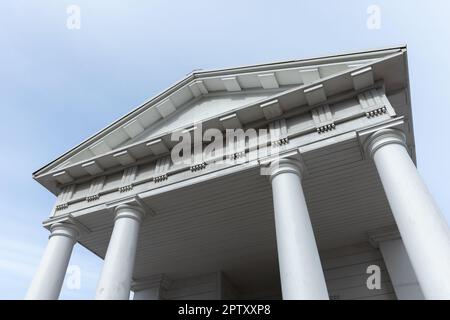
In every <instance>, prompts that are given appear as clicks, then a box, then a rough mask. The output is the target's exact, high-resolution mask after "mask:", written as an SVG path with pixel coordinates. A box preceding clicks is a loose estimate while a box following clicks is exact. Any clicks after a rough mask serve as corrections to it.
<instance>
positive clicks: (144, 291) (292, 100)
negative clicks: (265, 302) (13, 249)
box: [27, 47, 450, 299]
mask: <svg viewBox="0 0 450 320" xmlns="http://www.w3.org/2000/svg"><path fill="white" fill-rule="evenodd" d="M406 61H407V59H406V48H403V47H400V48H390V49H384V50H377V51H368V52H361V53H353V54H347V55H339V56H331V57H323V58H316V59H310V60H299V61H290V62H281V63H274V64H267V65H258V66H249V67H241V68H234V69H224V70H217V71H201V72H196V73H193V74H192V75H190V76H188V77H187V78H186V79H184V80H182V81H181V82H179V83H177V84H175V85H174V86H173V87H171V88H169V89H168V90H166V91H165V92H164V93H162V94H161V95H158V96H157V97H155V98H153V99H152V100H150V101H149V102H147V103H145V104H144V105H142V106H141V107H139V108H137V109H136V110H134V111H132V112H131V113H130V114H128V115H126V116H125V117H123V118H122V119H120V120H119V121H117V122H115V123H114V124H112V125H111V126H109V127H108V128H106V129H104V130H103V131H101V132H100V133H98V134H97V135H95V136H93V137H92V138H90V139H88V140H87V141H85V142H83V143H82V144H80V145H79V146H77V147H75V148H74V149H73V150H71V151H69V152H68V153H67V154H65V155H63V156H62V157H60V158H58V159H57V160H55V161H53V162H52V163H50V164H49V165H47V166H45V167H44V168H42V169H40V170H39V171H37V172H35V173H34V178H35V179H36V180H37V181H38V182H40V183H41V184H42V185H44V186H45V187H46V188H47V189H48V190H49V191H51V192H53V193H54V194H55V195H57V197H58V198H57V202H56V205H55V208H54V210H53V212H52V214H51V216H50V218H49V219H47V220H46V221H45V222H44V226H46V227H47V228H48V229H49V230H50V231H51V235H50V238H49V243H48V247H47V249H46V251H45V253H44V256H43V259H42V262H41V265H40V267H39V269H38V270H37V273H36V276H35V278H34V280H33V283H32V284H31V286H30V289H29V291H28V293H27V298H28V299H57V298H58V296H59V291H60V289H61V286H62V283H63V279H64V275H65V270H66V268H67V266H68V263H69V259H70V255H71V251H72V248H73V246H74V244H75V243H76V242H78V243H80V244H81V245H83V246H85V247H86V248H87V249H89V250H90V251H92V252H93V253H94V254H97V255H98V256H100V257H101V258H103V259H104V266H103V269H102V273H101V276H100V280H99V284H98V288H97V292H96V293H93V297H94V296H95V298H96V299H128V297H129V293H130V290H132V291H134V292H135V299H182V298H191V299H238V298H266V299H272V298H273V299H277V298H283V299H329V298H332V299H396V298H398V299H402V298H412V297H415V298H422V297H424V298H426V299H449V298H450V274H449V272H450V271H449V270H450V235H449V229H448V226H447V224H446V222H445V220H444V218H443V217H442V214H441V213H440V211H439V209H438V208H437V206H436V204H435V202H434V200H433V198H432V196H431V195H430V194H429V192H428V190H427V188H426V186H425V184H424V182H423V181H422V179H421V178H420V175H419V174H418V172H417V169H416V167H415V149H414V135H413V131H412V122H411V121H412V117H411V106H410V99H409V83H408V76H407V68H406V66H407V64H406ZM210 129H214V130H216V131H215V132H216V133H217V132H219V133H220V132H226V131H227V130H239V129H240V130H243V131H244V132H245V130H248V129H255V130H259V131H258V132H265V133H266V135H265V136H264V139H263V135H259V136H257V137H255V136H247V137H246V138H245V137H244V140H243V143H242V141H238V142H237V143H236V144H235V145H233V148H229V145H228V146H227V145H223V147H222V148H220V147H219V148H217V149H216V150H215V151H214V152H208V151H211V150H209V149H208V148H207V147H206V148H203V149H201V150H198V149H196V148H195V146H194V143H195V141H194V140H196V139H195V136H196V134H199V136H200V137H203V135H204V134H205V133H206V132H207V130H210ZM174 132H178V133H180V135H179V136H182V135H185V136H186V135H187V136H189V137H191V138H192V141H191V143H192V145H191V143H189V150H191V152H193V153H192V155H191V158H192V161H190V162H188V163H186V162H177V161H176V160H174V159H175V158H174V155H173V152H172V151H173V150H174V149H176V148H178V147H179V145H178V143H179V141H178V140H176V141H174V140H173V139H172V138H171V136H172V133H174ZM224 136H225V135H224ZM237 140H239V138H238V139H237ZM202 142H203V144H207V143H206V142H205V141H204V140H203V141H202ZM207 142H211V139H210V140H209V141H207ZM203 144H202V146H203ZM233 144H234V142H233ZM263 146H264V148H263ZM265 148H268V149H265ZM258 150H263V151H265V152H258ZM267 150H269V151H270V152H267ZM219 151H220V152H219ZM230 159H231V161H230ZM225 160H227V161H225ZM371 265H376V266H378V267H379V268H380V270H381V273H380V277H381V288H379V289H370V288H368V287H367V286H366V280H367V278H368V277H369V276H370V274H367V267H368V266H371ZM402 271H404V272H402ZM406 273H407V274H408V277H407V279H406V278H404V277H403V278H402V276H401V275H404V274H406ZM49 284H50V285H49Z"/></svg>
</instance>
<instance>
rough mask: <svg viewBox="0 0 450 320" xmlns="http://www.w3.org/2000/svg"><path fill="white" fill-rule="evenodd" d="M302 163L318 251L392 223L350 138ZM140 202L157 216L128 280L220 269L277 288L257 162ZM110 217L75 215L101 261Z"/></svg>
mask: <svg viewBox="0 0 450 320" xmlns="http://www.w3.org/2000/svg"><path fill="white" fill-rule="evenodd" d="M304 160H305V162H306V165H307V166H308V168H309V172H308V175H307V177H306V178H305V179H304V190H305V196H306V201H307V204H308V208H309V212H310V216H311V220H312V224H313V228H314V232H315V236H316V240H317V243H318V247H319V250H320V251H322V250H326V249H330V248H336V247H340V246H344V245H349V244H354V243H359V242H366V241H368V231H369V230H374V229H378V228H381V227H386V226H390V225H393V224H394V221H393V217H392V214H391V212H390V209H389V205H388V203H387V200H386V197H385V194H384V191H383V189H382V186H381V184H380V181H379V178H378V175H377V173H376V170H375V168H374V166H373V164H372V163H371V162H369V161H368V160H364V159H363V157H362V154H361V152H360V148H359V143H358V141H357V139H356V138H350V139H348V140H345V141H342V142H341V143H338V144H335V145H332V146H328V147H324V148H322V149H320V150H316V151H311V152H306V153H305V156H304ZM337 169H338V170H337ZM144 200H145V202H146V204H147V205H148V206H149V207H151V208H152V210H154V212H155V213H156V214H155V215H154V216H148V217H147V218H146V219H145V221H144V223H143V225H142V229H141V233H140V236H139V245H138V251H137V256H136V264H135V272H134V278H135V279H142V278H146V277H149V276H152V275H155V274H159V273H164V274H166V275H167V276H169V277H170V278H173V279H177V278H183V277H187V276H190V275H197V274H202V273H207V272H210V271H211V270H222V271H224V272H226V274H227V275H228V276H229V277H230V279H232V281H233V282H234V283H235V284H236V285H238V286H240V289H241V290H244V291H248V293H249V294H251V292H253V291H255V292H256V291H264V290H269V289H271V288H277V287H278V286H279V276H278V262H277V250H276V241H275V226H274V213H273V204H272V193H271V187H270V182H269V180H268V178H267V177H266V176H262V175H260V172H259V168H258V167H255V166H252V165H249V166H248V167H246V168H245V169H243V170H242V171H239V172H236V173H235V174H232V175H225V176H221V177H218V178H215V179H211V180H208V181H205V182H200V183H197V184H194V185H191V186H189V187H185V188H181V189H174V190H172V191H170V192H161V193H160V194H156V195H154V196H151V197H148V198H144ZM112 218H113V214H112V213H111V212H110V211H109V210H100V211H97V212H96V213H92V214H85V215H80V216H78V217H77V219H78V221H80V222H81V223H83V224H84V225H85V226H87V227H88V228H89V229H90V230H91V232H90V233H89V234H87V235H85V236H83V237H82V238H81V239H80V240H79V243H80V244H82V245H83V246H85V247H87V248H88V249H89V250H91V251H93V252H94V253H96V254H97V255H99V256H100V257H102V258H103V257H104V255H105V253H106V249H107V246H108V242H109V239H110V234H111V232H112ZM255 266H258V268H255ZM256 269H257V270H256Z"/></svg>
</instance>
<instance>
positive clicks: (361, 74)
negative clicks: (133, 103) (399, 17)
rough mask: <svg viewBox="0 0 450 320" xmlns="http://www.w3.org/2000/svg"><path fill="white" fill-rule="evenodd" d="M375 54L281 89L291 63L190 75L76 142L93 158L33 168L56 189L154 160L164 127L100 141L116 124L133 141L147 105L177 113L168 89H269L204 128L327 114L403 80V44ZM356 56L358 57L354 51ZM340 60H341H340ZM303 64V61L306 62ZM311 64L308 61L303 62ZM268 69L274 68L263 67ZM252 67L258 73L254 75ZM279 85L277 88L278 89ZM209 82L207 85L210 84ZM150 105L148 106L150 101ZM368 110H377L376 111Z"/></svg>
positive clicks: (200, 92) (165, 148)
mask: <svg viewBox="0 0 450 320" xmlns="http://www.w3.org/2000/svg"><path fill="white" fill-rule="evenodd" d="M367 54H368V55H369V57H368V56H365V58H366V59H368V58H370V54H369V53H367ZM376 54H378V57H377V59H374V58H373V55H375V53H372V56H371V58H370V59H369V60H368V61H369V62H367V61H366V63H361V61H359V60H358V61H359V63H357V62H358V61H356V60H355V59H349V57H346V58H345V59H347V60H345V59H344V58H343V57H341V58H339V59H340V60H341V61H340V62H339V63H344V62H345V63H347V64H348V65H350V66H351V67H350V68H346V69H345V70H343V71H340V72H335V73H333V74H330V75H329V76H326V77H319V78H316V80H313V81H312V82H310V83H303V84H300V85H294V86H292V85H291V86H290V87H289V86H288V87H286V86H284V87H283V88H281V89H280V87H282V86H280V85H279V83H278V80H277V79H279V78H280V77H275V76H274V75H275V73H276V71H277V70H290V69H292V68H295V62H289V63H284V64H283V63H281V64H269V65H264V66H261V67H247V68H246V69H245V70H240V69H227V70H223V71H218V72H214V71H206V72H201V73H195V74H191V75H190V76H188V77H187V78H186V79H184V80H182V81H181V82H180V83H178V84H177V85H176V86H174V87H173V88H171V90H168V91H166V92H165V93H163V94H162V95H160V96H159V99H156V98H155V99H152V100H151V101H150V102H148V104H147V106H146V107H145V108H143V109H142V110H141V113H139V112H137V110H135V111H133V112H131V113H130V114H128V115H127V116H125V117H124V118H122V119H121V120H119V121H118V122H116V123H114V124H113V125H111V126H110V127H109V128H107V129H105V130H103V131H102V132H100V133H99V134H97V135H95V136H94V137H93V138H91V139H88V140H87V141H86V142H85V143H83V144H82V145H80V146H79V147H78V151H79V150H80V148H81V149H82V148H83V147H84V148H91V149H92V148H94V149H96V150H97V152H98V154H93V155H92V156H91V157H88V158H86V159H82V160H80V161H76V162H73V163H70V162H67V160H68V159H70V158H71V156H73V155H74V152H76V150H77V148H75V149H74V150H72V151H71V152H69V153H67V154H66V155H65V156H63V157H62V158H59V160H56V161H54V162H52V163H51V164H49V165H47V166H46V167H44V168H43V169H41V170H39V171H37V172H36V173H35V174H34V177H35V179H37V180H38V181H39V182H41V183H42V184H43V185H44V186H46V187H47V188H48V189H49V190H51V191H52V192H54V193H57V190H59V187H58V186H59V185H64V184H67V183H70V182H72V181H74V180H75V179H78V178H80V177H82V176H86V177H89V176H91V177H92V176H94V177H95V176H97V175H101V174H102V173H103V172H104V171H107V170H110V168H113V167H118V168H120V167H126V166H129V165H134V164H137V163H140V162H142V161H143V160H142V159H143V158H145V161H149V159H150V160H151V159H157V158H159V157H161V156H164V155H165V154H168V152H169V151H170V149H171V147H172V146H173V142H171V141H170V139H169V136H170V134H171V132H164V133H162V134H159V135H155V136H150V137H147V138H146V139H143V140H139V139H137V141H135V142H131V143H129V144H126V143H125V144H124V143H123V142H122V143H121V145H122V146H123V147H120V146H119V147H117V148H115V149H112V148H109V149H108V148H105V146H104V145H102V141H103V143H104V139H105V138H104V137H105V136H106V134H107V132H109V133H111V132H114V130H118V129H120V130H122V131H124V132H127V134H128V137H127V139H126V140H131V141H134V140H133V138H134V137H136V136H137V135H139V134H140V133H142V132H143V131H144V130H145V129H146V128H144V127H143V126H142V122H141V121H140V120H138V119H139V117H138V116H139V114H142V113H143V112H145V110H153V109H156V110H158V112H159V115H160V116H161V117H163V115H164V114H166V116H167V117H169V116H170V115H171V114H173V113H176V112H177V107H176V106H175V105H174V102H173V101H176V99H174V98H171V99H170V100H167V98H164V97H163V96H164V95H167V94H169V95H170V92H169V91H171V92H172V93H176V92H179V90H181V89H182V88H184V90H189V91H190V93H191V95H192V96H193V99H201V97H204V96H207V95H208V94H211V95H220V94H222V95H223V94H230V95H237V94H239V92H242V91H243V90H244V91H245V90H247V91H250V92H251V91H256V90H268V91H270V92H271V94H270V95H269V96H268V97H265V98H262V99H259V100H257V101H255V102H253V103H249V104H244V105H242V106H239V107H237V108H236V109H231V110H227V111H226V112H220V111H219V112H218V113H217V114H215V115H214V116H211V117H208V118H205V119H203V120H202V125H203V126H204V128H210V127H214V128H219V129H222V130H224V129H227V128H229V127H231V128H235V127H237V126H241V127H246V126H250V125H251V126H264V125H267V124H268V123H270V122H271V121H274V120H276V119H280V118H283V117H286V116H291V115H294V114H301V113H305V112H309V111H310V110H312V109H315V108H317V107H321V108H322V109H317V110H318V111H317V112H319V113H320V112H322V113H325V114H326V113H327V109H326V108H327V106H328V104H331V103H335V102H336V101H338V100H339V99H343V97H347V96H357V95H358V94H359V93H361V92H363V91H365V90H368V89H370V88H373V87H377V86H380V84H381V85H383V86H384V89H385V90H396V89H397V87H396V86H398V83H403V85H404V83H407V78H406V77H407V76H406V73H405V72H402V73H400V74H398V73H397V74H393V72H397V71H398V70H395V68H393V67H395V66H397V68H398V65H402V66H403V68H405V66H404V57H403V55H404V54H405V50H404V48H399V49H395V50H394V49H392V50H388V51H386V52H384V53H383V54H381V53H380V52H377V53H376ZM354 58H358V57H357V56H355V57H354ZM360 58H361V57H360ZM339 59H338V60H339ZM343 59H344V60H345V61H343ZM325 61H328V62H331V61H330V59H328V60H327V59H325ZM349 63H353V64H349ZM300 64H301V63H299V62H297V65H296V68H299V70H298V71H303V72H304V73H305V70H306V71H308V72H307V73H308V75H307V76H308V77H309V79H314V75H313V73H314V72H315V71H314V68H312V69H311V68H309V69H307V68H305V65H300ZM304 64H306V62H305V63H304ZM309 66H310V64H309V65H308V66H307V67H309ZM317 66H319V67H320V66H322V65H321V64H318V65H317ZM316 69H317V68H316ZM268 70H271V71H273V72H267V71H268ZM239 71H240V72H239ZM255 72H262V73H256V74H254V73H255ZM230 73H232V74H234V76H227V77H225V78H224V77H223V76H224V75H225V74H228V75H230ZM299 73H300V72H299ZM243 75H247V76H248V77H250V76H253V77H256V79H258V81H259V84H260V86H262V87H263V88H259V89H258V88H245V86H244V85H242V83H245V81H242V80H240V79H241V78H239V77H242V76H243ZM208 77H210V78H208ZM300 77H301V76H300ZM305 77H306V75H305ZM311 77H312V78H311ZM399 77H400V78H401V77H404V79H399ZM394 78H395V79H394ZM201 79H203V80H201ZM207 80H211V81H212V83H214V81H215V82H216V83H219V82H223V86H224V88H225V90H226V92H224V91H223V90H222V91H218V92H212V93H209V91H208V89H207V88H206V86H205V83H206V81H207ZM199 81H204V82H199ZM277 84H278V88H276V85H277ZM203 86H205V88H203ZM217 86H218V84H217ZM209 87H210V88H211V85H210V86H209ZM264 87H265V88H264ZM195 95H197V97H195ZM151 104H152V106H149V105H151ZM152 107H153V109H152ZM141 108H142V107H141ZM141 108H138V109H141ZM372 111H373V112H378V111H376V110H372ZM313 118H314V116H313ZM333 125H334V123H332V121H331V122H329V123H323V126H320V127H319V128H318V131H323V132H326V131H327V130H331V129H332V128H333ZM185 129H186V127H179V128H177V129H176V130H185ZM176 130H175V131H176ZM135 140H136V139H135ZM89 146H90V147H89Z"/></svg>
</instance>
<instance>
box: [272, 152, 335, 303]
mask: <svg viewBox="0 0 450 320" xmlns="http://www.w3.org/2000/svg"><path fill="white" fill-rule="evenodd" d="M271 167H272V172H271V178H270V179H271V183H272V191H273V205H274V211H275V226H276V234H277V247H278V260H279V264H280V278H281V287H282V291H283V299H285V300H299V299H300V300H301V299H328V293H327V287H326V284H325V278H324V275H323V271H322V265H321V263H320V259H319V253H318V251H317V245H316V241H315V238H314V232H313V229H312V226H311V220H310V218H309V214H308V208H307V206H306V202H305V198H304V195H303V188H302V185H301V165H299V164H298V163H297V162H295V161H294V160H284V159H283V160H280V161H279V162H275V163H273V164H272V165H271Z"/></svg>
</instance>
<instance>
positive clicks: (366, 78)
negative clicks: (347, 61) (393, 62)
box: [350, 67, 375, 90]
mask: <svg viewBox="0 0 450 320" xmlns="http://www.w3.org/2000/svg"><path fill="white" fill-rule="evenodd" d="M350 75H351V77H352V80H353V87H354V88H355V90H361V89H364V88H367V87H370V86H372V85H373V84H374V83H375V80H374V78H373V70H372V67H366V68H363V69H360V70H357V71H355V72H352V73H351V74H350Z"/></svg>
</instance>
